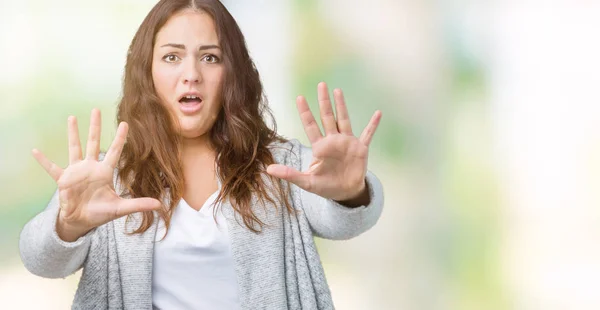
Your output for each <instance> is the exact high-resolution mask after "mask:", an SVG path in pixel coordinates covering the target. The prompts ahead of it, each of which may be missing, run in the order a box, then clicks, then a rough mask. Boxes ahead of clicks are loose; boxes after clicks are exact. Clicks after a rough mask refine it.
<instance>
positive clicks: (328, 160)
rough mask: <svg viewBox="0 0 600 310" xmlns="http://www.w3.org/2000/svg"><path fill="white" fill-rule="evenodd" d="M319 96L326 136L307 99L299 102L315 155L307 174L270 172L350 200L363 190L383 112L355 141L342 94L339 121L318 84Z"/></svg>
mask: <svg viewBox="0 0 600 310" xmlns="http://www.w3.org/2000/svg"><path fill="white" fill-rule="evenodd" d="M318 95H319V108H320V109H319V110H320V114H321V121H322V123H323V127H324V129H325V135H323V134H322V132H321V129H320V128H319V127H318V125H317V123H316V122H315V119H314V116H313V114H312V112H311V111H310V109H309V108H308V104H307V103H306V99H304V97H301V96H300V97H298V99H297V105H298V112H299V113H300V118H301V119H302V124H303V125H304V130H305V132H306V134H307V136H308V138H309V140H310V142H311V147H312V151H313V159H312V161H311V164H310V166H309V168H308V170H307V171H304V172H300V171H297V170H295V169H293V168H291V167H286V166H283V165H271V166H270V168H269V169H268V172H269V173H270V174H272V175H274V176H276V177H279V178H282V179H285V180H288V181H290V182H292V183H294V184H296V185H298V186H299V187H301V188H303V189H304V190H307V191H309V192H312V193H315V194H317V195H319V196H322V197H325V198H330V199H334V200H347V199H350V198H352V197H355V196H356V194H357V193H359V192H360V191H361V190H363V189H364V184H365V183H364V182H365V181H364V180H365V175H366V172H367V162H368V153H369V143H370V142H371V138H372V137H373V134H374V133H375V130H376V129H377V126H378V125H379V120H380V119H381V112H379V111H377V112H375V114H374V115H373V117H372V118H371V121H370V122H369V124H368V125H367V127H366V128H365V129H364V131H363V132H362V134H361V136H360V137H356V136H354V134H353V133H352V127H351V125H350V119H349V117H348V110H347V108H346V104H345V101H344V97H343V94H342V92H341V90H334V96H335V97H334V98H335V104H336V111H337V119H336V118H335V117H334V114H333V110H332V107H331V101H330V100H329V94H328V90H327V86H326V85H325V83H321V84H319V89H318Z"/></svg>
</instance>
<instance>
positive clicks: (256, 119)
mask: <svg viewBox="0 0 600 310" xmlns="http://www.w3.org/2000/svg"><path fill="white" fill-rule="evenodd" d="M190 8H191V9H194V10H200V11H203V12H206V13H208V14H209V15H210V16H211V17H212V19H213V21H214V23H215V26H216V30H217V35H218V37H219V43H220V45H221V49H222V51H223V56H224V57H223V62H224V65H225V68H226V69H225V79H224V82H223V83H224V84H223V88H222V89H223V90H222V92H223V93H222V98H223V99H222V100H223V108H222V109H221V112H220V113H219V115H218V118H217V120H216V122H215V124H214V125H213V127H212V128H211V130H210V132H209V133H207V134H209V137H210V140H211V143H212V145H213V146H214V147H215V151H216V153H217V159H216V165H217V167H218V169H217V174H218V177H220V179H221V180H222V188H221V191H220V193H219V195H218V197H217V202H222V201H223V200H225V199H229V200H230V202H231V205H232V207H233V209H234V211H235V212H236V213H237V214H239V215H240V216H241V217H242V219H243V222H244V224H245V225H246V227H248V228H249V229H250V230H252V231H254V232H259V231H261V230H262V227H263V225H264V223H263V222H262V221H261V220H260V219H259V218H258V217H257V216H256V215H255V213H254V212H253V211H252V209H251V203H252V197H253V195H256V198H258V201H261V202H263V203H264V202H265V201H269V202H271V203H272V204H273V205H275V206H277V205H278V203H279V204H283V205H284V206H285V207H286V208H287V209H288V210H289V211H290V212H292V211H293V209H292V207H291V206H290V203H289V201H288V195H289V192H288V191H287V189H286V188H284V187H286V186H285V183H284V182H280V181H274V180H273V177H271V176H268V175H267V174H266V172H265V169H266V167H267V166H268V165H269V164H272V163H274V159H273V155H272V153H271V152H270V150H269V148H268V145H269V144H271V143H272V142H285V141H286V140H285V139H284V138H283V137H281V136H279V135H278V134H277V133H276V123H275V120H274V119H273V115H272V113H271V111H270V109H269V107H268V106H267V102H266V98H265V96H264V94H263V88H262V84H261V81H260V76H259V74H258V71H257V69H256V66H255V65H254V63H253V61H252V59H251V58H250V56H249V54H248V49H247V47H246V41H245V39H244V36H243V34H242V32H241V30H240V28H239V26H238V25H237V23H236V21H235V20H234V18H233V17H232V16H231V14H230V13H229V12H228V11H227V9H226V8H225V7H224V6H223V4H221V3H220V2H219V1H217V0H161V1H160V2H158V3H157V4H156V5H155V6H154V8H153V9H152V10H151V11H150V13H148V15H147V16H146V18H145V19H144V21H143V22H142V24H141V26H140V28H139V29H138V31H137V33H136V34H135V36H134V38H133V40H132V42H131V45H130V47H129V51H128V54H127V62H126V65H125V74H124V79H123V94H122V99H121V101H120V103H119V105H118V110H117V123H120V122H122V121H124V122H127V123H128V124H129V134H128V137H127V142H126V144H125V146H124V148H123V152H122V155H121V159H120V163H119V173H118V177H119V179H120V180H122V181H121V182H122V183H123V185H124V187H125V190H126V191H125V192H124V193H125V194H124V195H127V196H130V197H132V198H136V197H152V198H156V199H158V200H161V201H164V200H163V199H164V198H165V197H167V195H168V197H169V198H170V199H169V201H170V202H169V205H168V206H165V208H164V210H161V211H159V215H160V217H161V218H162V220H164V222H165V224H166V225H165V226H166V228H167V229H168V228H169V223H170V219H171V216H172V214H173V211H174V209H175V207H176V205H177V203H178V202H179V200H180V199H181V198H182V196H183V189H184V177H183V170H182V163H181V147H182V144H181V138H180V136H179V134H178V124H177V123H176V121H175V120H174V119H173V118H172V117H170V114H169V112H168V110H167V109H166V108H165V107H164V105H163V104H161V101H160V99H159V97H158V95H157V93H156V91H155V88H154V83H153V80H152V73H151V72H152V56H153V55H152V54H153V46H154V40H155V36H156V33H157V32H158V31H159V30H160V29H161V27H162V26H163V25H164V24H165V23H166V22H167V20H168V19H169V18H170V17H171V16H173V15H174V14H175V13H177V12H179V11H181V10H184V9H190ZM265 117H269V118H270V120H271V124H272V125H271V126H272V127H269V126H268V125H267V124H266V122H265ZM265 175H266V176H268V178H267V180H272V181H273V182H269V183H271V184H274V185H275V186H276V187H277V192H278V193H277V195H275V196H272V195H271V194H270V193H269V188H268V186H267V184H265V179H263V176H265ZM274 197H277V198H276V199H275V198H274ZM275 200H277V201H278V203H276V201H275ZM217 205H218V204H217ZM128 220H129V218H128ZM153 222H154V216H153V213H152V212H144V214H143V219H142V222H141V224H140V227H139V228H137V229H136V230H135V231H133V234H135V233H143V232H145V231H146V230H147V229H148V228H149V227H150V226H151V225H152V223H153Z"/></svg>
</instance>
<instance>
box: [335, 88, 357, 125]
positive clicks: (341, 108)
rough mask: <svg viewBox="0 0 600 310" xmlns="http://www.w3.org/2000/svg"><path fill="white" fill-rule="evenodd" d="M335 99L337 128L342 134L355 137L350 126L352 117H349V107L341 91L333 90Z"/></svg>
mask: <svg viewBox="0 0 600 310" xmlns="http://www.w3.org/2000/svg"><path fill="white" fill-rule="evenodd" d="M333 99H334V101H335V112H336V115H337V126H338V129H339V130H340V133H343V134H347V135H351V136H354V134H353V133H352V126H351V125H350V117H349V116H348V107H347V106H346V101H345V100H344V93H343V92H342V90H341V89H339V88H337V89H334V90H333Z"/></svg>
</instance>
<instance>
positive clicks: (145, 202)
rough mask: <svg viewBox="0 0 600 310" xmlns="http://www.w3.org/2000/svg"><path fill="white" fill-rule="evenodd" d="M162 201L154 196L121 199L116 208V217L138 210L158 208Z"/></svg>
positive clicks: (144, 210)
mask: <svg viewBox="0 0 600 310" xmlns="http://www.w3.org/2000/svg"><path fill="white" fill-rule="evenodd" d="M161 207H162V203H161V202H160V201H158V200H157V199H154V198H134V199H121V200H120V201H119V202H118V203H117V206H116V208H115V213H114V217H115V218H119V217H121V216H125V215H129V214H131V213H136V212H146V211H153V210H158V209H160V208H161Z"/></svg>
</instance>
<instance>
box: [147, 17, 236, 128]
mask: <svg viewBox="0 0 600 310" xmlns="http://www.w3.org/2000/svg"><path fill="white" fill-rule="evenodd" d="M222 60H223V53H222V51H221V48H220V46H219V38H218V37H217V32H216V31H215V25H214V22H213V19H212V18H211V16H210V15H208V14H207V13H205V12H198V11H193V10H191V9H189V10H184V11H181V12H179V13H176V14H175V15H173V16H172V17H171V18H169V20H168V21H167V23H166V24H165V25H164V26H163V27H162V28H161V29H160V30H159V31H158V33H157V34H156V38H155V43H154V50H153V56H152V80H153V82H154V87H155V89H156V92H157V94H158V96H159V98H160V99H161V100H162V103H163V104H164V105H165V106H166V107H167V108H168V109H169V111H170V112H171V114H172V115H173V116H174V117H175V118H176V119H178V120H179V125H180V126H181V134H182V136H183V137H184V138H196V137H199V136H201V135H204V134H205V133H207V132H208V131H209V130H210V128H211V127H212V126H213V124H214V123H215V120H216V118H217V115H218V114H219V111H220V110H221V107H222V98H221V88H222V85H223V79H224V75H225V68H224V65H223V62H222Z"/></svg>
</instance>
